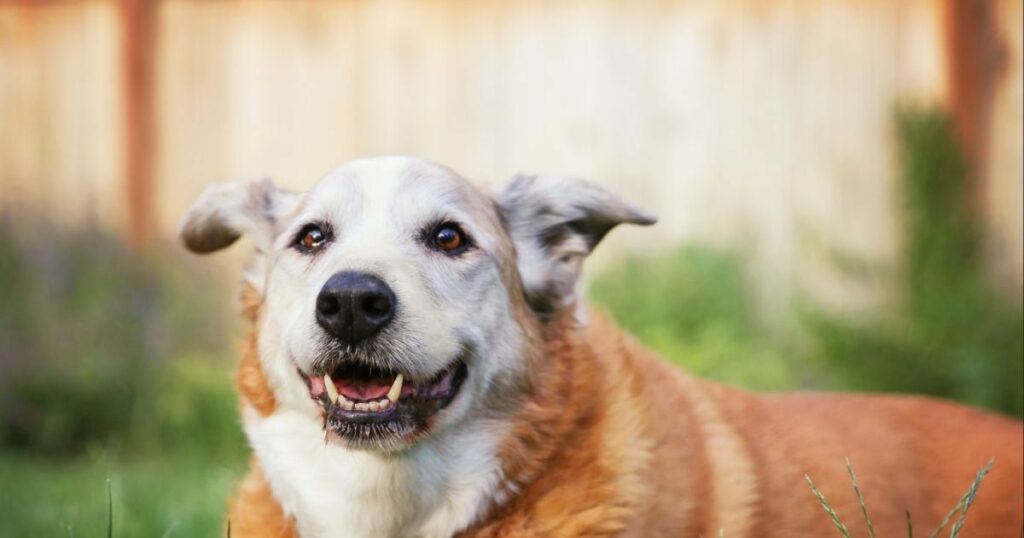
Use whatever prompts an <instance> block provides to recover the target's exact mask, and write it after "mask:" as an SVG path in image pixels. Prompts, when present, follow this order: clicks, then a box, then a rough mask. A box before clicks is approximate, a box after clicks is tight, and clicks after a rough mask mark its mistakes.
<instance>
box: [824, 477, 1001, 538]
mask: <svg viewBox="0 0 1024 538" xmlns="http://www.w3.org/2000/svg"><path fill="white" fill-rule="evenodd" d="M994 463H995V462H994V461H993V460H989V461H988V463H986V464H985V465H984V466H983V467H982V468H981V469H980V470H978V473H977V474H976V475H975V476H974V481H973V482H972V483H971V486H970V487H969V488H967V491H966V492H965V493H964V494H963V495H962V496H961V497H960V499H959V500H958V501H957V503H956V504H955V505H954V506H953V508H952V509H950V511H949V512H948V513H946V516H945V517H944V518H942V522H940V523H939V526H938V527H937V528H936V529H935V530H934V531H932V533H931V534H929V535H928V538H938V537H939V535H940V534H941V533H942V531H943V530H944V529H945V528H946V526H947V525H949V522H950V521H952V519H953V518H954V517H956V518H957V519H956V522H955V523H954V524H953V527H952V529H951V530H950V533H949V538H957V537H958V536H959V535H960V532H961V530H962V529H963V526H964V523H965V522H966V521H967V512H968V511H969V510H970V508H971V504H973V503H974V499H975V497H976V496H977V494H978V488H980V487H981V482H982V480H984V479H985V476H987V475H988V473H989V471H991V470H992V465H993V464H994ZM846 470H847V472H848V473H849V475H850V484H851V486H852V487H853V491H854V493H855V494H856V495H857V503H858V504H859V505H860V510H861V515H862V516H863V517H864V522H865V524H866V525H867V532H868V538H875V529H874V526H873V525H872V524H871V518H870V517H869V516H868V507H867V504H866V503H865V502H864V496H863V495H861V491H860V485H859V484H858V482H857V474H856V473H854V472H853V466H852V465H851V464H850V460H849V458H847V459H846ZM804 479H805V480H807V485H808V486H810V488H811V492H812V493H814V496H815V497H816V498H817V499H818V502H819V503H820V504H821V507H822V508H823V509H824V510H825V513H826V514H827V515H828V517H829V519H830V520H832V524H833V525H835V527H836V529H837V530H838V531H839V535H840V536H842V537H843V538H850V531H849V528H847V526H846V524H845V523H843V521H842V519H841V518H840V517H839V514H837V513H836V511H835V509H833V508H832V505H831V504H829V502H828V499H826V498H825V495H824V494H823V493H822V492H821V491H820V490H819V489H818V486H817V485H815V484H814V481H813V480H811V477H810V476H809V475H806V474H805V475H804ZM906 514H907V536H908V538H913V537H914V525H913V522H912V521H911V516H910V511H907V512H906Z"/></svg>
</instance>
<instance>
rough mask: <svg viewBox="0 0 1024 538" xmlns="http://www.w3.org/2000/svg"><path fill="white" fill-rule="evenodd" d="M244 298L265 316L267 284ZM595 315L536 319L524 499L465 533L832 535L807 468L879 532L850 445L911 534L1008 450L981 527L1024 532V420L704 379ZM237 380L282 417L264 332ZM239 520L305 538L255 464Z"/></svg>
mask: <svg viewBox="0 0 1024 538" xmlns="http://www.w3.org/2000/svg"><path fill="white" fill-rule="evenodd" d="M243 298H244V302H245V312H246V315H247V317H248V318H249V320H250V321H252V322H253V326H254V327H255V326H258V324H256V323H255V322H256V320H257V318H258V316H259V309H260V304H259V300H260V299H259V297H258V295H257V294H255V293H253V292H251V290H250V291H247V292H246V293H245V294H244V295H243ZM594 318H595V319H594V320H593V321H592V322H591V323H590V324H589V325H588V326H587V327H586V328H578V327H577V326H576V324H575V322H574V321H573V319H572V318H571V317H570V316H568V315H562V316H560V317H558V318H556V319H555V320H554V321H552V322H550V323H549V324H547V325H546V326H544V327H543V328H538V329H537V331H538V335H537V336H539V337H540V339H541V340H542V341H543V351H542V352H541V353H538V354H537V356H536V357H534V358H533V359H532V360H533V364H532V368H531V372H532V375H531V379H530V386H529V388H528V390H527V391H526V393H525V396H524V398H523V399H522V401H521V403H520V406H519V411H518V412H517V414H516V415H515V418H514V419H513V420H512V421H510V423H509V428H508V434H507V437H506V439H505V441H504V444H503V450H502V451H501V453H500V457H501V461H502V466H503V471H504V476H505V477H506V482H505V484H504V488H505V490H504V491H503V492H502V495H500V497H503V498H506V499H507V500H506V501H505V502H504V503H502V504H497V503H496V504H495V505H494V506H493V507H492V508H491V509H490V510H489V511H488V512H487V513H486V515H485V516H484V517H483V518H482V519H481V520H480V521H478V522H477V523H476V524H474V525H473V526H472V527H471V528H469V529H467V530H465V531H464V532H463V533H462V534H461V536H465V537H483V536H499V537H500V536H552V537H561V536H673V537H675V536H683V537H688V536H694V537H697V536H718V535H719V534H718V533H719V532H720V531H721V532H723V534H724V536H728V537H730V538H731V537H755V536H756V537H772V536H778V537H792V536H827V535H831V534H832V533H834V532H835V530H834V528H832V523H831V522H830V521H829V519H828V517H827V516H826V515H825V514H824V513H823V512H822V511H821V508H820V506H819V505H818V503H817V501H816V500H815V499H814V497H813V496H812V494H811V492H810V490H809V488H808V487H807V485H806V483H805V482H804V474H805V473H807V474H809V475H810V476H811V477H812V478H813V479H814V480H815V482H816V483H817V484H818V486H819V487H820V488H821V490H822V491H823V492H824V493H825V495H826V496H828V498H829V500H830V502H831V503H832V505H833V506H834V507H835V508H836V510H837V511H838V512H839V514H840V515H841V516H842V517H843V518H844V519H845V521H846V522H847V524H848V526H849V527H850V528H851V532H852V533H853V534H854V535H864V532H865V528H864V523H863V520H862V519H861V518H860V508H859V505H858V504H857V500H856V498H855V497H854V494H853V492H852V491H851V489H850V481H849V477H848V476H847V474H846V469H845V464H844V459H843V458H844V457H847V456H848V457H849V458H850V460H851V462H852V463H853V465H854V467H855V469H856V471H857V474H858V478H859V480H860V486H861V489H862V491H863V492H864V495H865V497H866V501H867V504H868V507H869V509H870V513H871V518H872V521H873V522H874V528H875V531H876V533H877V535H879V536H897V535H901V533H905V532H906V531H905V525H906V523H905V516H904V514H905V511H907V510H909V511H910V513H911V515H912V517H913V520H914V524H915V527H917V528H918V529H931V528H934V527H935V526H936V525H937V524H938V522H939V520H940V519H941V518H942V516H943V515H944V514H945V512H946V511H947V510H948V509H949V508H951V507H952V506H953V504H955V503H956V501H957V499H958V498H959V496H960V495H961V494H962V493H963V491H964V490H965V489H966V488H967V486H968V485H969V484H970V483H971V480H972V479H973V477H974V473H975V472H976V471H977V470H978V468H979V467H981V466H982V465H983V464H984V463H985V462H986V461H987V460H988V459H989V458H994V459H995V461H996V465H995V468H994V469H993V471H992V473H991V474H990V475H989V477H988V478H987V479H986V480H985V482H984V484H983V486H982V488H981V491H980V492H979V494H978V498H977V501H976V502H975V504H974V505H973V506H972V507H971V511H970V517H969V518H968V520H967V524H966V526H965V528H964V534H965V535H966V536H977V537H986V538H987V537H1001V536H1006V537H1011V536H1012V537H1016V536H1019V533H1020V530H1021V525H1022V518H1024V515H1022V511H1024V505H1022V494H1024V469H1022V458H1024V441H1022V425H1021V423H1020V422H1019V421H1014V420H1010V419H1007V418H1004V417H999V416H995V415H991V414H988V413H984V412H981V411H977V410H973V409H969V408H966V407H963V406H958V405H954V404H950V403H945V402H941V401H936V400H931V399H926V398H916V397H881V396H850V395H818V394H792V395H768V396H755V395H751V394H748V393H745V392H742V391H738V390H734V389H731V388H728V387H725V386H722V385H718V384H714V383H709V382H706V381H702V380H699V379H696V378H693V377H690V376H688V375H686V374H684V373H682V372H680V371H678V370H676V369H675V368H674V367H671V366H670V365H668V364H666V363H665V362H663V361H661V360H659V359H658V358H657V357H656V356H654V355H653V354H652V353H650V352H649V351H647V350H645V349H643V348H642V347H640V346H638V345H637V344H635V343H634V342H633V341H632V339H631V338H629V337H628V336H626V335H624V334H623V333H622V332H621V331H620V330H619V329H617V328H616V327H615V326H614V325H613V324H612V323H610V322H609V321H607V320H606V319H605V318H603V317H602V316H600V315H597V316H594ZM254 341H255V335H253V336H252V338H251V340H250V342H254ZM237 384H238V389H239V391H240V394H241V395H242V398H243V402H244V404H247V405H249V406H251V407H252V408H253V409H255V410H256V411H257V412H258V413H260V414H261V415H264V416H266V415H269V414H271V413H273V412H274V409H275V401H274V396H273V393H272V391H271V390H270V388H269V387H268V385H267V381H266V378H265V376H264V375H263V372H262V370H261V367H260V361H259V359H258V357H257V356H256V347H255V346H254V345H252V344H251V343H250V345H247V347H246V351H245V355H244V356H243V359H242V362H241V365H240V367H239V372H238V376H237ZM229 517H230V521H231V525H232V534H233V535H234V536H238V537H242V538H245V537H250V536H275V537H281V538H288V537H296V536H297V533H296V531H295V525H294V522H293V521H290V520H289V519H288V518H287V517H286V516H285V514H284V512H283V510H282V509H281V507H280V506H279V504H278V503H277V502H276V501H275V500H274V497H273V495H272V492H271V489H270V487H269V486H268V484H267V481H266V479H265V477H264V476H263V473H262V471H261V469H260V466H259V464H258V462H256V461H255V460H254V461H253V464H252V468H251V470H250V473H249V475H248V476H247V477H246V478H245V479H244V481H243V483H242V485H241V487H240V488H239V490H238V494H237V496H236V497H235V498H234V499H233V500H232V502H231V506H230V515H229ZM343 524H344V522H339V525H343Z"/></svg>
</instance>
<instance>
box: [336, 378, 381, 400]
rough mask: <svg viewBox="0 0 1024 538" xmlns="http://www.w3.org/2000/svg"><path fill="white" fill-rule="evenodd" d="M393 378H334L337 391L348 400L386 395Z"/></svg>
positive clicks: (368, 398) (370, 398) (377, 397)
mask: <svg viewBox="0 0 1024 538" xmlns="http://www.w3.org/2000/svg"><path fill="white" fill-rule="evenodd" d="M394 381H395V380H394V379H385V378H382V377H377V378H374V379H335V380H334V386H335V387H337V389H338V392H339V393H341V394H344V395H345V397H346V398H348V399H349V400H356V401H358V400H379V399H381V398H383V397H385V396H387V394H388V391H389V390H391V384H392V383H393V382H394Z"/></svg>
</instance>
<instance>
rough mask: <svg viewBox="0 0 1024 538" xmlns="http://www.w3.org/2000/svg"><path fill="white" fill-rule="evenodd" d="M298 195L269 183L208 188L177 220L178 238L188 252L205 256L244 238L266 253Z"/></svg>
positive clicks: (253, 182)
mask: <svg viewBox="0 0 1024 538" xmlns="http://www.w3.org/2000/svg"><path fill="white" fill-rule="evenodd" d="M297 201H298V195H296V194H295V193H292V192H289V191H284V190H281V189H279V188H277V185H274V182H273V181H271V180H270V179H259V180H241V181H231V182H227V183H215V184H213V185H210V186H209V187H207V188H206V190H205V191H203V193H202V194H200V195H199V198H198V199H197V200H196V201H195V202H194V203H193V204H192V207H191V208H189V210H188V212H187V213H185V217H184V218H183V219H182V220H181V229H180V232H179V234H180V235H181V239H182V241H184V242H185V246H186V247H187V248H188V249H189V250H191V251H192V252H198V253H200V254H206V253H208V252H214V251H217V250H220V249H222V248H225V247H227V246H229V245H231V244H232V243H234V242H235V241H236V240H238V238H239V237H241V236H243V235H244V236H246V237H248V238H249V240H250V241H252V243H253V245H255V246H256V249H257V250H258V251H260V252H266V251H268V250H269V249H270V247H271V245H273V243H274V238H275V237H276V236H277V234H278V233H279V229H278V222H279V220H280V218H281V217H282V216H283V215H285V214H286V213H288V212H289V211H290V210H291V209H292V208H293V207H294V206H295V203H296V202H297Z"/></svg>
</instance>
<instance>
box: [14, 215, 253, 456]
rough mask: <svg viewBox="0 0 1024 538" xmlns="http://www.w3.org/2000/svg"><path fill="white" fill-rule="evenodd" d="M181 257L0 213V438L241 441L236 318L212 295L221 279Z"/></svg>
mask: <svg viewBox="0 0 1024 538" xmlns="http://www.w3.org/2000/svg"><path fill="white" fill-rule="evenodd" d="M19 222H25V221H24V220H21V221H19ZM180 258H181V257H176V258H175V260H174V261H173V262H172V261H171V260H170V257H169V256H168V255H167V254H165V253H161V252H160V250H159V249H154V250H153V253H150V254H146V255H139V254H135V253H133V252H132V251H130V250H129V249H127V248H125V247H123V246H122V245H121V243H120V242H119V241H118V240H117V239H116V238H114V237H110V236H107V235H105V234H103V233H100V232H97V231H95V230H84V231H80V232H67V231H63V230H60V229H58V228H56V227H54V226H53V225H52V224H51V223H47V222H41V221H36V222H31V223H30V224H21V225H20V226H19V227H13V226H10V225H9V226H3V227H0V260H2V261H0V300H2V302H3V304H4V305H5V306H4V308H3V309H2V310H0V342H3V344H0V368H3V370H4V372H3V375H2V377H0V446H4V445H6V446H7V447H9V448H14V449H19V450H30V451H32V453H34V454H37V455H39V454H44V455H54V456H65V457H66V456H74V455H77V454H82V453H84V452H86V451H87V450H89V449H92V448H102V449H103V450H121V451H123V452H125V453H132V454H138V453H140V452H153V453H156V452H167V451H169V450H179V449H181V450H194V451H201V452H205V453H210V454H212V455H230V456H232V457H238V455H239V454H241V452H242V450H243V447H244V442H243V439H242V437H241V434H240V431H239V427H238V421H237V418H236V414H235V404H234V398H235V397H234V394H233V392H232V390H231V387H230V381H229V372H228V370H229V365H230V364H231V362H230V361H228V360H224V358H223V357H229V358H230V359H232V360H233V357H232V356H231V355H233V353H231V352H230V351H228V350H229V349H230V348H231V344H232V342H233V340H235V339H236V337H235V336H232V335H235V334H237V331H234V330H233V326H232V325H230V320H232V319H233V317H232V316H230V315H228V308H225V305H224V304H223V303H224V302H219V303H215V302H212V301H211V298H212V297H221V296H223V292H224V287H225V286H224V283H223V282H222V279H221V278H219V277H215V276H213V275H214V273H212V272H211V271H206V272H203V271H200V270H198V269H196V268H194V267H192V266H191V265H190V264H188V263H187V261H184V260H182V259H180ZM225 335H229V336H227V337H225ZM210 350H214V352H215V353H219V354H222V355H223V357H217V358H215V357H209V356H208V355H207V354H209V353H210Z"/></svg>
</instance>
